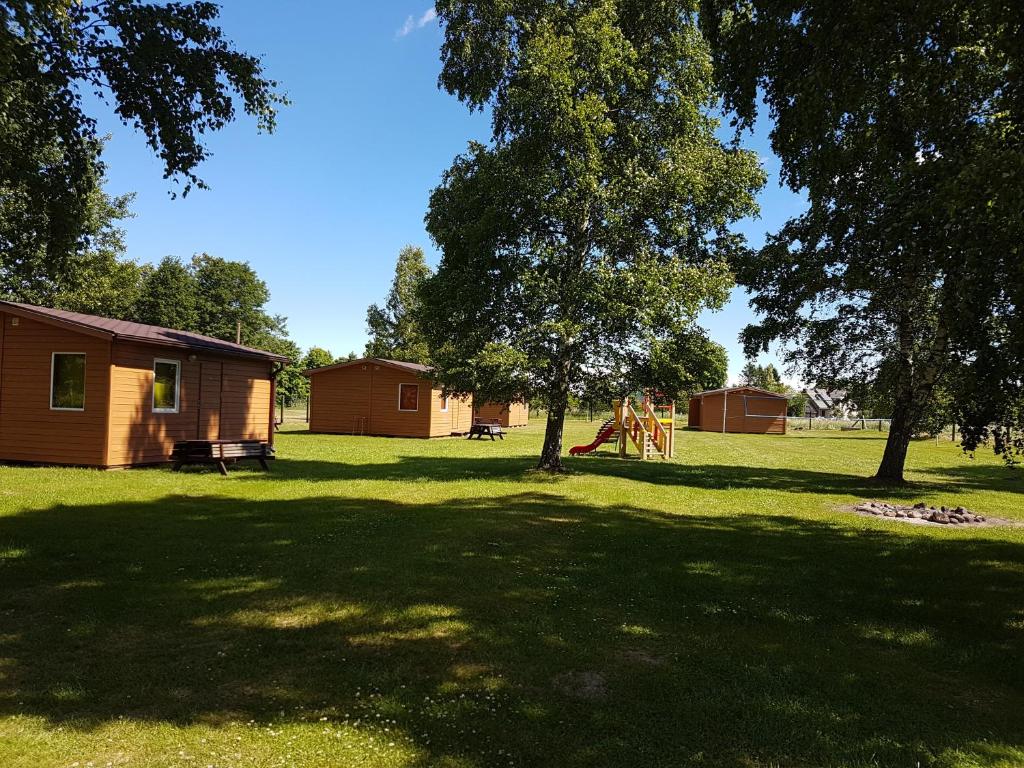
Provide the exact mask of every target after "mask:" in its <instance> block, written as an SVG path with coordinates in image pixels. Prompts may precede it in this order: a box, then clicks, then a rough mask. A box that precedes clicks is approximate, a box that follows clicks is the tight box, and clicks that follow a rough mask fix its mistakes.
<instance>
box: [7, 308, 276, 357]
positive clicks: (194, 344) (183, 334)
mask: <svg viewBox="0 0 1024 768" xmlns="http://www.w3.org/2000/svg"><path fill="white" fill-rule="evenodd" d="M0 309H5V310H7V311H9V312H12V313H13V314H16V315H21V316H22V317H27V318H31V319H33V320H38V321H39V322H41V323H49V324H52V325H60V326H63V327H65V328H70V329H71V330H77V331H79V332H80V333H85V334H88V335H92V336H105V337H108V338H110V339H111V340H114V339H120V340H124V341H138V342H142V343H144V344H156V345H158V346H161V347H178V348H181V349H196V350H202V351H204V352H217V353H220V354H224V355H232V356H237V357H258V358H262V359H264V360H273V361H275V362H280V363H286V362H288V358H287V357H284V356H282V355H277V354H274V353H273V352H266V351H264V350H262V349H253V348H252V347H244V346H242V345H241V344H235V343H233V342H230V341H224V340H222V339H215V338H213V337H212V336H203V335H202V334H201V333H190V332H189V331H176V330H174V329H172V328H161V327H160V326H157V325H144V324H143V323H131V322H128V321H127V320H112V319H111V318H109V317H97V316H96V315H83V314H81V313H80V312H68V311H67V310H64V309H50V308H49V307H36V306H33V305H31V304H20V303H18V302H15V301H0Z"/></svg>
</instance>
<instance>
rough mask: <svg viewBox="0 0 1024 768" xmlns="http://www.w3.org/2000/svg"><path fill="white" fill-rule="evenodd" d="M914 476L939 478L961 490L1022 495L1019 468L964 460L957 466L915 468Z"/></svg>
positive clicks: (1022, 476) (1023, 475) (1023, 482)
mask: <svg viewBox="0 0 1024 768" xmlns="http://www.w3.org/2000/svg"><path fill="white" fill-rule="evenodd" d="M913 471H914V472H915V474H923V475H931V476H932V477H940V478H942V479H944V480H945V481H946V482H947V483H949V484H952V485H957V486H960V487H962V488H977V489H981V490H986V491H1001V492H1003V493H1024V471H1022V470H1021V468H1020V467H1007V466H1002V465H995V466H993V465H991V464H979V463H977V462H974V461H968V460H965V463H963V464H961V465H959V466H953V467H950V466H940V467H926V468H920V469H918V468H915V469H914V470H913Z"/></svg>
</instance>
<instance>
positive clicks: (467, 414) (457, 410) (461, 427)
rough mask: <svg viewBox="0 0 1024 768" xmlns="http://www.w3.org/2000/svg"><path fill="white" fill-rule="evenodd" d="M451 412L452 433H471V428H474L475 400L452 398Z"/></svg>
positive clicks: (470, 398)
mask: <svg viewBox="0 0 1024 768" xmlns="http://www.w3.org/2000/svg"><path fill="white" fill-rule="evenodd" d="M449 410H450V411H451V412H452V428H451V432H458V433H463V432H469V428H470V427H472V426H473V398H472V397H467V398H466V399H464V400H458V399H455V398H452V400H451V405H450V406H449ZM449 434H450V433H449Z"/></svg>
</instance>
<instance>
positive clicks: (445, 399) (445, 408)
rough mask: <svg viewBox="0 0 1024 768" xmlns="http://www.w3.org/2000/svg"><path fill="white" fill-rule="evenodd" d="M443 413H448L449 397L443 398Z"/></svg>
mask: <svg viewBox="0 0 1024 768" xmlns="http://www.w3.org/2000/svg"><path fill="white" fill-rule="evenodd" d="M441 413H448V398H447V397H442V398H441Z"/></svg>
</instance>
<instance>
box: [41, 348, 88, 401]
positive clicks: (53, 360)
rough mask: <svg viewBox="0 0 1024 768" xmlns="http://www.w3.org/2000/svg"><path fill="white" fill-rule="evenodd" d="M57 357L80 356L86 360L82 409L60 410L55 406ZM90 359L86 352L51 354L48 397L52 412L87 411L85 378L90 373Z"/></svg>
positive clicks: (83, 375) (83, 372) (83, 373)
mask: <svg viewBox="0 0 1024 768" xmlns="http://www.w3.org/2000/svg"><path fill="white" fill-rule="evenodd" d="M57 355H80V356H81V357H84V358H85V362H86V365H85V368H84V369H83V370H82V407H81V408H58V407H57V406H55V405H54V404H53V374H54V371H55V370H56V367H57ZM88 362H89V358H88V356H87V355H86V353H85V352H51V353H50V392H49V394H48V395H47V397H49V398H50V410H51V411H76V412H79V413H81V412H82V411H84V410H85V377H86V374H87V373H88V372H89V365H88Z"/></svg>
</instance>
